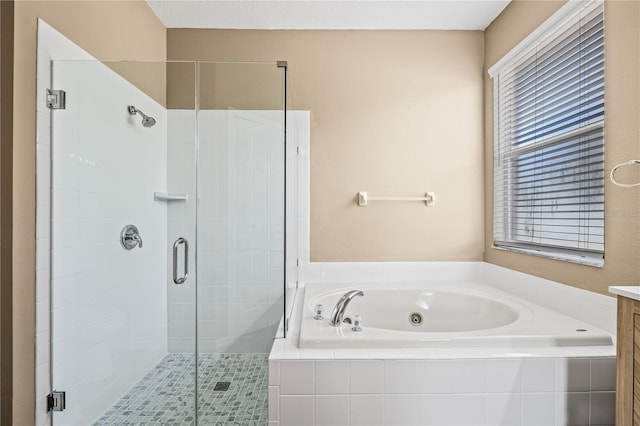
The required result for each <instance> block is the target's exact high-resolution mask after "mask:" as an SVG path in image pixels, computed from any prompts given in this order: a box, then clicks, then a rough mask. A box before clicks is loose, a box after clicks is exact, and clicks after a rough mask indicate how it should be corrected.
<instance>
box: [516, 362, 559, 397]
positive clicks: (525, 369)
mask: <svg viewBox="0 0 640 426" xmlns="http://www.w3.org/2000/svg"><path fill="white" fill-rule="evenodd" d="M555 388H556V360H555V359H553V358H538V359H525V360H523V361H522V392H523V393H534V392H554V391H555Z"/></svg>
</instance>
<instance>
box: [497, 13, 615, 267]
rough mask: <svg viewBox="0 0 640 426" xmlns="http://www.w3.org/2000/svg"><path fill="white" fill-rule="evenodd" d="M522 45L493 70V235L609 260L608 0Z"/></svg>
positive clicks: (523, 245) (555, 252)
mask: <svg viewBox="0 0 640 426" xmlns="http://www.w3.org/2000/svg"><path fill="white" fill-rule="evenodd" d="M582 4H583V5H584V4H585V3H582ZM519 49H520V50H519V52H518V54H517V55H515V56H514V57H512V58H510V59H509V60H508V61H507V62H506V63H503V64H501V66H500V69H499V70H498V71H497V72H495V73H494V75H493V78H494V117H495V128H494V131H495V136H494V139H495V141H494V244H495V246H497V247H502V248H507V249H513V250H524V251H528V252H532V251H533V252H535V253H537V254H541V255H546V256H550V257H555V258H563V259H567V260H574V261H584V262H585V263H592V264H593V263H595V264H601V263H602V259H603V258H604V133H603V130H604V17H603V5H602V2H588V3H587V4H586V5H585V6H584V7H581V8H579V9H578V10H574V11H572V12H571V14H570V15H569V16H568V17H566V19H564V20H563V21H562V22H561V23H560V24H557V25H554V26H553V28H551V29H550V30H548V31H546V32H545V33H544V35H542V37H539V38H538V39H537V40H536V41H535V42H532V43H531V44H530V45H529V46H527V47H525V48H523V47H522V46H519Z"/></svg>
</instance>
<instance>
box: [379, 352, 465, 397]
mask: <svg viewBox="0 0 640 426" xmlns="http://www.w3.org/2000/svg"><path fill="white" fill-rule="evenodd" d="M452 390H453V361H440V360H420V361H404V360H402V361H393V360H392V361H386V362H385V392H386V393H409V394H411V393H434V394H443V393H451V392H452Z"/></svg>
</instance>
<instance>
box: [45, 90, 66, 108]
mask: <svg viewBox="0 0 640 426" xmlns="http://www.w3.org/2000/svg"><path fill="white" fill-rule="evenodd" d="M66 107H67V93H66V92H65V91H64V90H53V89H47V108H49V109H65V108H66Z"/></svg>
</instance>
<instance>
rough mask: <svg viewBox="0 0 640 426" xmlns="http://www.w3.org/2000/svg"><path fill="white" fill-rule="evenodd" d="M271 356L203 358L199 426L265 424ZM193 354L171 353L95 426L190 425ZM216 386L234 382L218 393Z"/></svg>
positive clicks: (200, 378) (201, 361) (192, 397)
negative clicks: (268, 367)
mask: <svg viewBox="0 0 640 426" xmlns="http://www.w3.org/2000/svg"><path fill="white" fill-rule="evenodd" d="M267 365H268V364H267V354H204V355H200V356H199V360H198V370H199V371H198V377H199V379H198V387H199V407H198V411H199V413H198V425H200V426H205V425H206V426H210V425H211V426H223V425H224V426H236V425H238V426H265V425H266V424H267V419H268V414H267ZM193 367H194V356H193V354H169V355H167V356H166V357H165V358H163V359H162V361H160V362H159V363H158V365H156V366H155V367H154V368H153V369H152V370H151V371H149V373H147V375H146V376H145V377H143V378H142V379H141V380H140V381H139V382H138V383H136V384H135V385H134V386H133V387H132V388H131V389H129V391H128V392H127V393H126V394H125V395H123V396H122V397H121V398H120V399H119V400H118V401H116V402H115V404H114V405H113V406H111V408H109V409H108V410H107V411H106V412H105V413H104V414H103V415H102V416H101V417H100V418H99V419H98V420H97V421H96V422H95V423H94V424H93V426H106V425H109V426H113V425H138V426H151V425H154V426H155V425H163V426H164V425H192V426H195V419H194V416H193V402H194V396H193V388H194V386H193V382H194V368H193ZM217 382H230V383H231V384H230V386H229V389H228V390H226V391H216V390H214V386H215V385H216V383H217Z"/></svg>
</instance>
